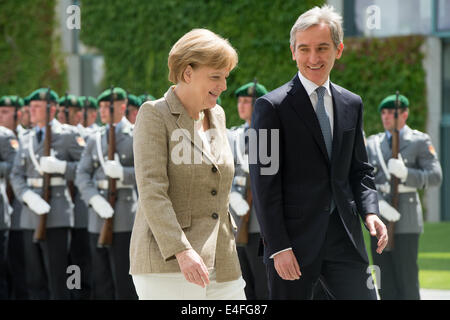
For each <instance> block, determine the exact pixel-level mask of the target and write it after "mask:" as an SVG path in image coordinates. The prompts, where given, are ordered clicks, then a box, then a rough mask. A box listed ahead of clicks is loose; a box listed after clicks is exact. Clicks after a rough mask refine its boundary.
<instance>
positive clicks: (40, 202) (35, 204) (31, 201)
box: [22, 190, 50, 215]
mask: <svg viewBox="0 0 450 320" xmlns="http://www.w3.org/2000/svg"><path fill="white" fill-rule="evenodd" d="M22 201H23V202H25V203H26V204H27V205H28V207H29V208H30V209H31V210H32V211H33V212H35V213H36V214H38V215H42V214H46V213H49V212H50V205H49V204H48V203H47V202H46V201H45V200H44V199H42V198H41V196H40V195H38V194H37V193H36V192H34V191H31V190H27V191H25V193H24V194H23V196H22Z"/></svg>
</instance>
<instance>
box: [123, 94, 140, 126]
mask: <svg viewBox="0 0 450 320" xmlns="http://www.w3.org/2000/svg"><path fill="white" fill-rule="evenodd" d="M127 98H128V100H127V101H128V102H127V110H126V116H127V119H128V121H130V123H131V124H134V123H135V122H136V117H137V113H138V111H139V107H140V106H141V103H142V102H141V99H139V98H138V97H136V96H135V95H134V94H131V93H129V94H128V95H127Z"/></svg>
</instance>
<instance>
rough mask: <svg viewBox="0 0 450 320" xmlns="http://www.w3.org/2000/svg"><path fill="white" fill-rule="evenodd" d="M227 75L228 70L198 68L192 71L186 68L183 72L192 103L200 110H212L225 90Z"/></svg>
mask: <svg viewBox="0 0 450 320" xmlns="http://www.w3.org/2000/svg"><path fill="white" fill-rule="evenodd" d="M229 74H230V71H229V70H228V68H223V69H214V68H212V67H208V66H198V67H196V68H195V69H193V68H192V67H191V66H188V67H187V68H186V71H185V80H186V82H187V83H188V85H189V86H190V88H191V90H192V91H193V95H192V99H193V102H194V103H196V104H197V105H198V106H199V107H201V109H210V108H213V107H214V106H215V105H216V101H217V98H219V96H220V94H221V93H222V92H223V91H225V90H227V78H228V75H229ZM194 100H195V101H194Z"/></svg>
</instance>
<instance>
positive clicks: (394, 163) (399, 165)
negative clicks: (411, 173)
mask: <svg viewBox="0 0 450 320" xmlns="http://www.w3.org/2000/svg"><path fill="white" fill-rule="evenodd" d="M388 171H389V173H390V174H393V175H394V176H396V177H397V178H399V179H401V180H402V181H405V180H406V177H407V176H408V168H407V167H406V166H405V164H404V163H403V159H402V156H401V154H400V153H399V154H398V159H389V161H388Z"/></svg>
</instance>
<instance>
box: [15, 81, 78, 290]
mask: <svg viewBox="0 0 450 320" xmlns="http://www.w3.org/2000/svg"><path fill="white" fill-rule="evenodd" d="M46 96H47V89H38V90H36V91H34V92H33V93H32V94H31V95H30V96H29V98H30V101H34V100H43V101H45V100H46ZM50 101H53V102H54V103H57V101H58V95H57V94H56V93H55V92H54V91H51V93H50ZM50 124H51V134H52V139H51V150H52V152H51V153H52V154H53V155H52V156H50V157H43V151H44V141H45V135H46V132H45V126H44V127H43V128H39V127H38V126H35V127H34V128H32V129H30V130H28V131H27V132H25V133H24V134H23V135H22V136H21V137H20V139H19V150H18V152H17V155H16V157H15V159H14V164H13V168H12V171H11V175H10V178H11V185H12V187H13V189H14V193H15V196H16V197H17V198H18V199H19V200H20V201H22V202H24V205H23V206H22V212H21V216H20V226H21V227H22V228H24V229H26V230H25V231H24V246H25V261H26V270H27V283H28V288H29V293H30V298H31V299H48V298H50V299H68V298H69V292H68V290H67V286H66V278H67V274H66V269H67V265H68V261H67V258H68V245H69V228H71V227H72V226H73V219H74V217H73V203H72V201H71V199H70V195H69V193H68V190H67V181H70V180H73V179H74V176H75V171H76V167H77V164H78V160H79V158H80V156H81V153H82V151H83V144H84V141H83V139H82V138H81V137H80V135H79V134H78V132H77V130H76V128H74V127H72V126H69V125H64V124H61V123H59V122H58V121H57V120H56V119H53V120H52V121H51V122H50ZM45 172H47V173H49V174H50V175H51V180H50V195H51V196H50V202H49V203H47V202H46V201H44V200H43V199H42V197H41V194H42V186H43V174H44V173H45ZM45 213H46V214H47V223H46V228H47V229H46V240H44V241H40V242H37V243H34V242H33V233H34V230H35V229H36V227H37V224H38V220H39V215H40V214H45Z"/></svg>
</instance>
